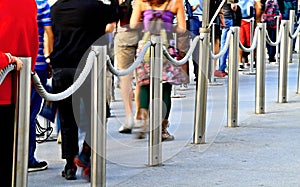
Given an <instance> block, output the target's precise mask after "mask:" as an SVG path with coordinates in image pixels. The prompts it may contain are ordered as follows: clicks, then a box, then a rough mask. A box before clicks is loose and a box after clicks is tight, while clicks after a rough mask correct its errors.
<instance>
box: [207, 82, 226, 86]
mask: <svg viewBox="0 0 300 187" xmlns="http://www.w3.org/2000/svg"><path fill="white" fill-rule="evenodd" d="M222 85H223V83H221V82H209V83H208V86H222Z"/></svg>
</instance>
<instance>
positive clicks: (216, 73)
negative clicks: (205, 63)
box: [214, 70, 228, 77]
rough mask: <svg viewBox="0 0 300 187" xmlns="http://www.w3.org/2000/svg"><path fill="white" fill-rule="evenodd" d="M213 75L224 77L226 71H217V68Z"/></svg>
mask: <svg viewBox="0 0 300 187" xmlns="http://www.w3.org/2000/svg"><path fill="white" fill-rule="evenodd" d="M214 75H215V76H216V77H225V76H226V75H228V74H227V73H226V72H222V71H219V70H216V71H215V73H214Z"/></svg>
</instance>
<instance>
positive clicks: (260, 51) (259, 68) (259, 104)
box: [255, 23, 266, 114]
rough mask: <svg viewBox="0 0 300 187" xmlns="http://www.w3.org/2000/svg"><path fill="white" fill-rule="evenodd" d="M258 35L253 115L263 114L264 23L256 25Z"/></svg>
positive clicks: (264, 72) (264, 70)
mask: <svg viewBox="0 0 300 187" xmlns="http://www.w3.org/2000/svg"><path fill="white" fill-rule="evenodd" d="M257 26H258V27H259V34H258V41H257V53H256V87H255V113H256V114H264V113H265V79H266V78H265V74H266V64H265V61H264V59H265V54H266V51H265V50H266V23H258V24H257Z"/></svg>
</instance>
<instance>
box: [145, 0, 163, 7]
mask: <svg viewBox="0 0 300 187" xmlns="http://www.w3.org/2000/svg"><path fill="white" fill-rule="evenodd" d="M166 1H168V0H144V2H149V4H150V6H159V5H162V4H164V3H165V2H166Z"/></svg>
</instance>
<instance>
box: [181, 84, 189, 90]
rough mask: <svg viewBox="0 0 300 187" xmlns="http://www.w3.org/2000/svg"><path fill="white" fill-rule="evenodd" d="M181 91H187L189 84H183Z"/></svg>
mask: <svg viewBox="0 0 300 187" xmlns="http://www.w3.org/2000/svg"><path fill="white" fill-rule="evenodd" d="M179 90H181V91H185V90H187V84H181V85H180V87H179Z"/></svg>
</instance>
